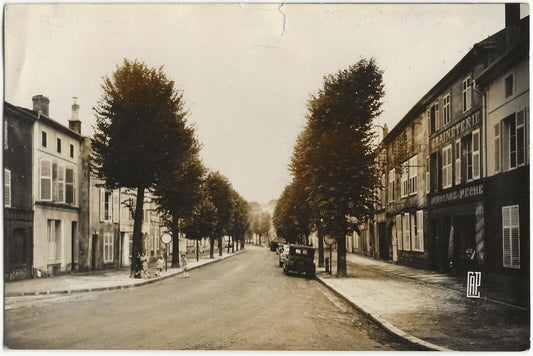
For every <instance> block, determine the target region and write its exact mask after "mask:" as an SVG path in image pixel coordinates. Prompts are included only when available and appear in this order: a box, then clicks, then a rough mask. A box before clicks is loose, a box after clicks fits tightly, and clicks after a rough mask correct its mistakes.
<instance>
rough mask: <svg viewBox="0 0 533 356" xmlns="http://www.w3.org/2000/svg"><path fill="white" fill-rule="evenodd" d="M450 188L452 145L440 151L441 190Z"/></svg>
mask: <svg viewBox="0 0 533 356" xmlns="http://www.w3.org/2000/svg"><path fill="white" fill-rule="evenodd" d="M451 186H452V145H448V146H446V147H444V148H443V149H442V188H449V187H451Z"/></svg>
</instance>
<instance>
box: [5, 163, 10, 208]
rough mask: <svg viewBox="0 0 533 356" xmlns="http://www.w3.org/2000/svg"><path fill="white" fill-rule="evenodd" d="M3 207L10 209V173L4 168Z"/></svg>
mask: <svg viewBox="0 0 533 356" xmlns="http://www.w3.org/2000/svg"><path fill="white" fill-rule="evenodd" d="M4 206H5V207H8V208H9V207H11V171H10V170H9V169H7V168H4Z"/></svg>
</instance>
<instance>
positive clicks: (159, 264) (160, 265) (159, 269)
mask: <svg viewBox="0 0 533 356" xmlns="http://www.w3.org/2000/svg"><path fill="white" fill-rule="evenodd" d="M164 265H165V260H164V259H163V255H159V258H158V259H157V271H156V272H155V275H156V276H158V277H159V276H161V272H163V266H164Z"/></svg>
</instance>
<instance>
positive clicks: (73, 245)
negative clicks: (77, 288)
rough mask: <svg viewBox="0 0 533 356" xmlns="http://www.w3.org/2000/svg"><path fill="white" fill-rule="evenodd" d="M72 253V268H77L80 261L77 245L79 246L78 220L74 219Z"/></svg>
mask: <svg viewBox="0 0 533 356" xmlns="http://www.w3.org/2000/svg"><path fill="white" fill-rule="evenodd" d="M70 231H71V245H70V249H71V254H70V261H71V263H72V264H71V266H72V267H71V269H72V270H75V269H77V267H78V261H77V260H76V247H77V246H78V239H77V236H78V222H77V221H73V222H72V225H71V230H70Z"/></svg>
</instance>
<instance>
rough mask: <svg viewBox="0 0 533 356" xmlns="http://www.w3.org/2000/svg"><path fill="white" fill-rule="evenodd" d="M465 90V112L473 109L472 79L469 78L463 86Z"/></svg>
mask: <svg viewBox="0 0 533 356" xmlns="http://www.w3.org/2000/svg"><path fill="white" fill-rule="evenodd" d="M462 89H463V112H466V111H468V110H470V109H471V108H472V79H471V78H470V77H467V78H466V79H465V80H464V81H463V84H462Z"/></svg>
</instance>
